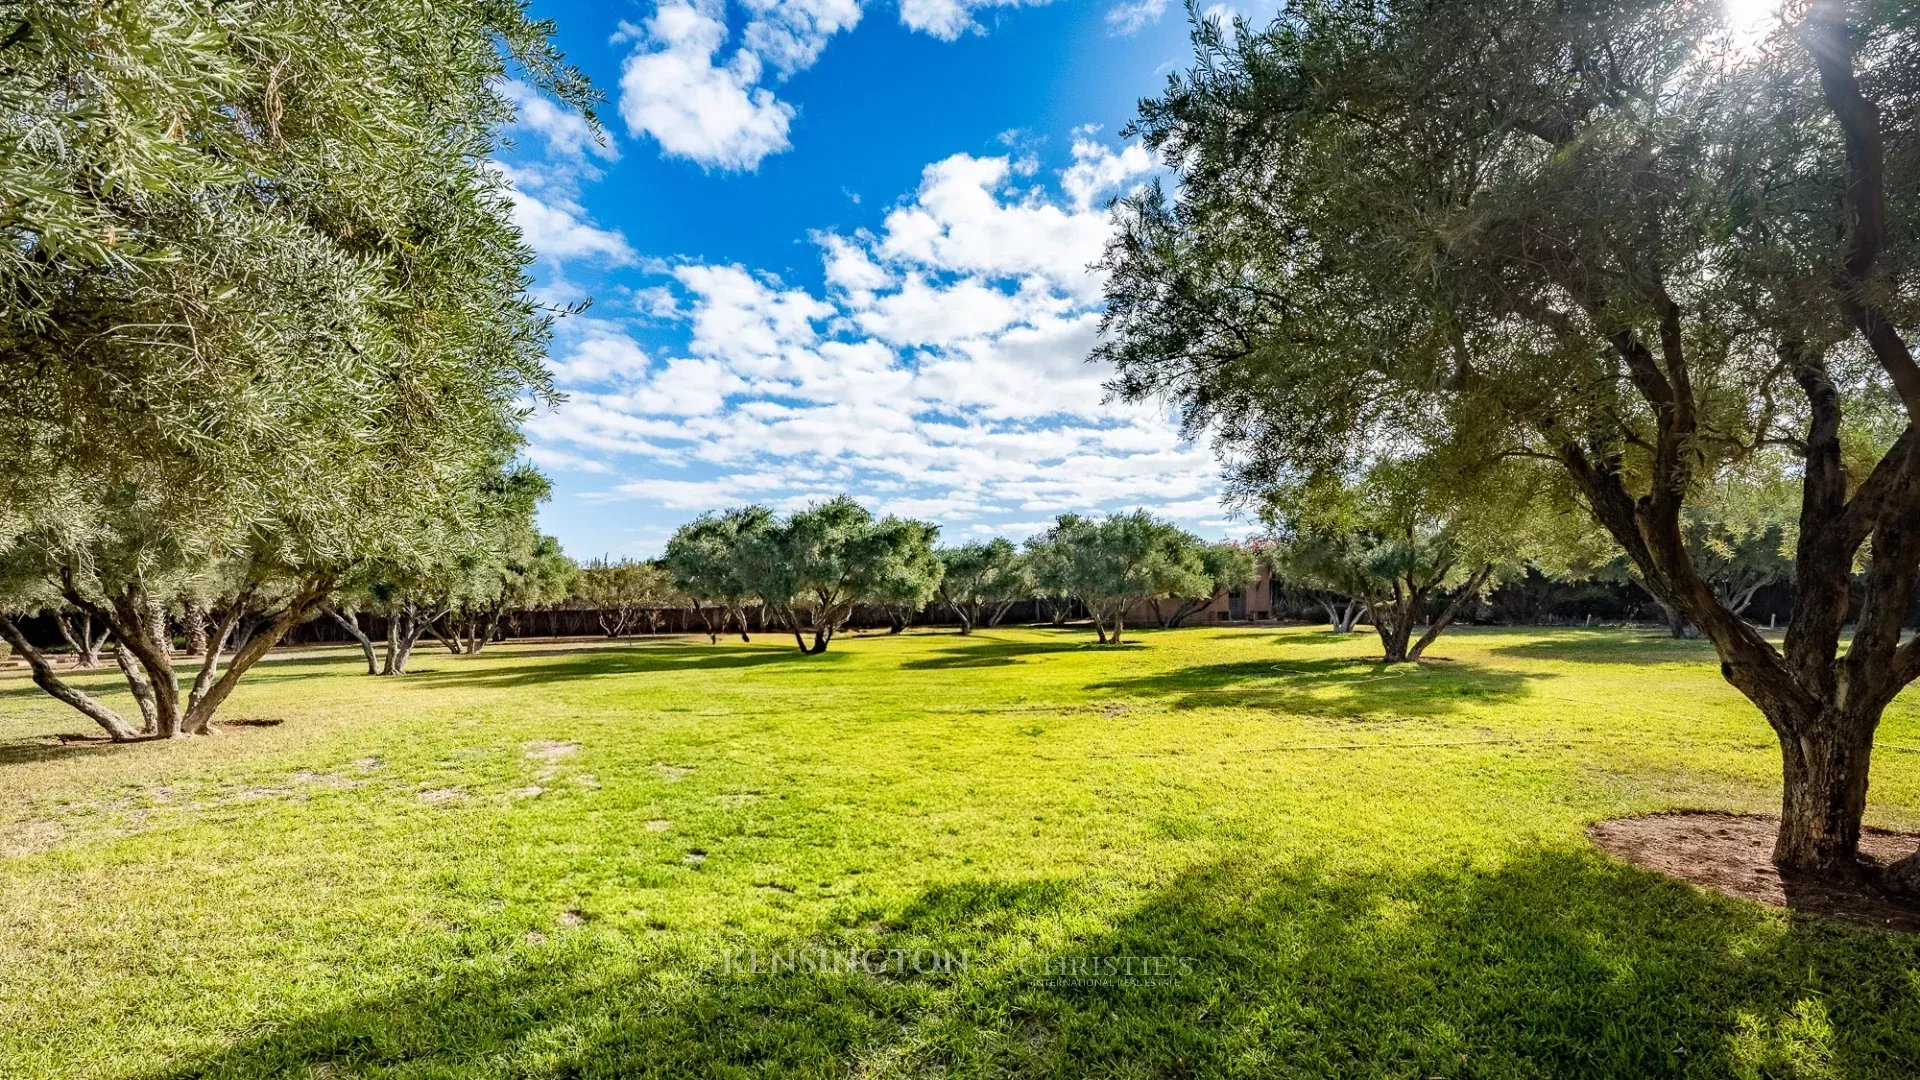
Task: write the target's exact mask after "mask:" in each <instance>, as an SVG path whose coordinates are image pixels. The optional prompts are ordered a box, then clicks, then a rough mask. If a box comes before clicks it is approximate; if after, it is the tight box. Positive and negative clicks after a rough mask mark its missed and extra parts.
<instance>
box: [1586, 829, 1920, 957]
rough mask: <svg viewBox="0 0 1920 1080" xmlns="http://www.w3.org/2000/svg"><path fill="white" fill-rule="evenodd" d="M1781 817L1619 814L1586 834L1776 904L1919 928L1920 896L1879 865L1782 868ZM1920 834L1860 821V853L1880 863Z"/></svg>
mask: <svg viewBox="0 0 1920 1080" xmlns="http://www.w3.org/2000/svg"><path fill="white" fill-rule="evenodd" d="M1779 828H1780V819H1779V818H1776V817H1764V816H1760V815H1755V814H1724V813H1718V812H1715V811H1681V812H1677V813H1671V814H1650V815H1647V816H1645V817H1627V818H1615V819H1613V820H1611V821H1601V822H1596V823H1595V824H1593V825H1591V826H1589V827H1588V828H1587V837H1588V838H1589V839H1591V840H1592V841H1593V842H1594V843H1595V844H1598V845H1599V846H1600V847H1601V848H1603V849H1605V850H1606V851H1608V852H1611V853H1612V854H1614V855H1617V856H1619V857H1620V858H1622V859H1625V860H1626V861H1628V862H1630V863H1632V864H1633V865H1635V866H1638V867H1641V868H1642V869H1646V870H1654V871H1657V872H1659V873H1662V874H1667V875H1670V876H1672V877H1677V878H1679V879H1680V880H1682V881H1685V882H1688V883H1690V884H1693V885H1698V886H1700V887H1701V888H1704V889H1714V890H1717V891H1719V892H1722V893H1725V894H1726V895H1728V896H1736V897H1739V898H1740V899H1742V900H1758V901H1760V902H1761V903H1763V904H1772V905H1773V906H1774V907H1782V908H1788V909H1790V910H1793V911H1810V912H1814V913H1817V914H1820V915H1827V916H1831V917H1833V918H1836V919H1845V920H1847V921H1848V922H1854V923H1860V924H1863V925H1866V926H1874V927H1878V928H1880V929H1882V930H1897V931H1902V932H1905V933H1910V934H1911V933H1920V904H1915V903H1912V902H1909V901H1903V900H1896V899H1893V898H1891V897H1890V896H1888V895H1887V893H1886V892H1885V891H1883V890H1882V889H1881V888H1880V886H1879V883H1878V880H1877V878H1878V875H1877V874H1876V873H1875V872H1874V871H1875V870H1876V869H1877V867H1866V868H1864V872H1863V873H1862V874H1861V875H1860V877H1859V878H1857V879H1852V880H1829V879H1815V878H1809V877H1805V876H1802V875H1799V874H1782V873H1781V871H1780V868H1779V867H1777V866H1775V865H1773V838H1774V834H1775V833H1776V832H1777V831H1778V830H1779ZM1916 845H1920V835H1915V834H1913V833H1897V832H1888V831H1886V830H1884V829H1863V830H1862V831H1861V835H1860V853H1861V854H1862V855H1864V856H1867V857H1868V858H1870V859H1872V860H1873V861H1874V862H1875V863H1877V864H1878V865H1879V866H1886V865H1887V864H1889V863H1891V862H1893V861H1895V860H1896V859H1901V858H1904V857H1906V856H1908V855H1911V854H1913V852H1914V849H1915V847H1916Z"/></svg>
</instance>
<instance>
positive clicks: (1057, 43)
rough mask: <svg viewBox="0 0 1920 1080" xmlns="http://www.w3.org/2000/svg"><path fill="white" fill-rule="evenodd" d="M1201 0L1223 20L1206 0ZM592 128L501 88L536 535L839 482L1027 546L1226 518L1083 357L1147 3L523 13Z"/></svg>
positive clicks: (1198, 453)
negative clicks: (525, 244)
mask: <svg viewBox="0 0 1920 1080" xmlns="http://www.w3.org/2000/svg"><path fill="white" fill-rule="evenodd" d="M1222 10H1225V9H1222ZM534 11H535V13H536V14H537V15H539V16H541V17H544V18H550V19H552V20H553V21H554V22H555V23H556V24H557V26H558V33H559V40H560V43H561V45H562V47H563V48H564V49H565V50H566V52H567V55H568V57H569V59H570V60H572V61H573V62H574V63H576V64H578V65H579V66H581V67H582V68H584V69H585V70H586V71H587V73H588V75H589V76H590V77H591V78H592V79H593V81H594V82H595V84H596V85H597V86H598V87H599V89H600V90H601V92H602V93H604V94H605V96H606V99H607V100H606V103H605V105H604V107H603V108H602V110H601V119H602V121H603V124H604V128H605V131H606V135H607V139H606V141H605V143H604V144H596V143H595V142H593V141H592V140H591V139H590V138H589V137H588V131H587V128H586V125H585V124H584V123H583V122H582V121H581V119H580V118H579V117H578V116H575V115H572V114H569V113H567V112H565V111H563V110H560V109H558V108H556V107H555V106H553V105H552V104H551V103H549V102H547V101H545V100H542V99H540V98H538V97H537V96H536V95H534V94H532V93H531V92H530V91H528V90H527V89H526V88H525V87H524V86H521V85H519V84H513V85H510V86H509V87H508V88H507V89H508V91H509V93H510V94H512V95H513V96H514V97H515V99H516V101H517V102H518V103H519V105H520V120H519V123H518V124H517V125H516V127H515V129H514V130H513V132H512V139H513V145H512V147H511V148H510V149H509V150H507V151H506V152H505V153H503V154H502V155H501V167H502V168H503V169H504V170H505V171H506V173H507V175H508V177H509V179H510V180H511V182H512V183H513V185H514V188H515V193H516V194H515V199H516V216H517V218H518V220H519V222H520V225H521V227H522V229H523V230H524V231H525V232H526V234H527V237H528V240H529V241H530V242H531V244H532V245H533V247H534V249H535V250H536V251H537V252H538V253H539V256H540V258H539V262H538V264H537V268H536V275H537V278H538V282H539V288H540V290H541V292H542V294H543V295H544V296H545V297H547V298H548V299H550V300H552V301H554V302H557V303H567V302H577V301H579V300H583V299H586V298H588V297H591V298H592V301H593V303H592V305H591V307H590V308H589V309H588V311H587V312H586V313H585V314H582V315H578V316H573V317H569V318H566V319H563V320H562V321H561V323H560V325H559V328H558V333H557V335H556V339H555V342H554V348H553V367H554V369H555V371H556V373H557V375H558V377H559V381H560V383H561V386H562V388H563V389H564V390H565V391H566V393H567V400H566V402H565V403H564V404H563V405H561V406H559V407H558V408H557V409H553V410H549V411H543V412H542V413H540V414H538V415H536V416H534V417H533V418H532V419H531V420H530V421H529V423H528V436H529V439H530V442H531V447H530V451H529V453H530V455H531V456H532V457H533V459H534V460H535V461H536V462H537V463H538V464H539V465H540V466H541V467H542V468H543V469H545V470H546V472H547V473H548V474H549V475H550V476H551V477H553V480H554V498H553V501H552V502H551V503H550V504H549V505H548V506H547V507H546V508H545V509H544V510H543V512H542V523H543V525H544V527H545V528H546V529H547V530H548V531H550V532H553V533H555V534H556V535H558V536H559V537H560V539H561V540H562V541H563V542H564V543H565V545H566V547H567V549H568V550H569V551H570V552H572V553H573V554H574V555H575V556H577V557H582V558H584V557H589V556H593V555H600V554H612V555H615V556H620V555H632V556H648V555H652V554H656V553H657V552H658V551H659V549H660V547H661V545H662V544H663V543H664V541H665V539H666V537H667V536H668V535H670V534H671V533H672V531H673V529H674V528H676V527H677V526H679V525H680V524H681V523H683V522H685V521H687V520H688V519H690V518H692V517H693V516H695V515H697V514H698V513H700V512H701V511H702V510H706V509H711V508H717V507H722V506H729V505H736V504H739V503H742V502H762V503H766V504H769V505H771V506H774V507H776V508H779V509H783V510H786V509H792V508H796V507H798V506H802V505H805V504H806V503H808V502H811V501H814V500H817V499H821V498H826V497H830V496H832V495H835V494H840V493H843V492H844V493H849V494H852V495H854V496H855V497H857V498H859V499H861V500H862V501H863V502H865V503H866V504H867V505H868V506H870V507H872V508H874V509H875V510H877V511H880V512H886V513H901V514H909V515H912V516H916V517H923V518H927V519H930V520H932V521H935V522H937V523H939V524H940V525H941V526H942V530H943V539H944V540H946V541H948V542H959V541H964V540H967V539H972V538H976V537H981V536H989V535H995V534H1003V535H1009V536H1013V537H1016V538H1018V537H1021V536H1024V535H1026V534H1028V533H1030V532H1032V531H1034V530H1036V529H1038V528H1040V527H1041V526H1043V525H1044V524H1045V523H1046V522H1047V521H1048V520H1050V519H1051V518H1052V517H1053V515H1055V514H1057V513H1060V512H1063V511H1068V510H1073V511H1081V512H1099V511H1109V510H1117V509H1128V508H1132V507H1135V506H1145V507H1148V508H1150V509H1154V510H1156V511H1158V512H1160V513H1163V514H1165V515H1167V516H1169V517H1172V518H1174V519H1175V520H1178V521H1180V522H1181V523H1182V524H1184V525H1186V526H1188V527H1190V528H1193V529H1195V530H1196V531H1198V532H1200V533H1202V534H1203V535H1208V536H1216V535H1225V534H1228V533H1232V532H1239V531H1244V528H1243V527H1242V526H1240V525H1238V524H1237V523H1234V522H1231V521H1230V520H1228V518H1227V516H1226V515H1225V514H1224V513H1223V511H1222V510H1221V507H1220V504H1219V502H1218V498H1217V496H1218V492H1219V483H1218V480H1217V473H1218V470H1217V467H1216V465H1215V463H1214V461H1213V459H1212V457H1211V454H1210V453H1209V451H1208V450H1207V448H1206V447H1205V446H1194V445H1190V444H1185V443H1183V442H1182V441H1181V440H1180V439H1179V438H1178V433H1177V431H1176V429H1175V427H1174V425H1173V424H1172V423H1171V422H1170V421H1169V419H1168V417H1167V416H1166V415H1165V414H1164V412H1163V410H1161V409H1159V408H1149V407H1140V406H1123V405H1113V404H1107V403H1105V402H1104V401H1103V394H1102V392H1101V389H1100V382H1101V380H1102V379H1103V378H1104V373H1103V372H1102V371H1100V370H1099V369H1097V368H1095V367H1093V366H1091V365H1089V364H1087V363H1086V362H1085V357H1086V354H1087V351H1088V349H1089V348H1090V347H1091V346H1092V344H1093V342H1094V340H1095V337H1094V324H1095V323H1096V322H1097V319H1098V313H1099V295H1100V281H1099V279H1098V277H1097V276H1096V275H1095V274H1093V273H1092V272H1090V271H1089V270H1088V268H1087V264H1088V263H1089V262H1090V261H1091V260H1092V259H1094V258H1095V257H1097V256H1098V254H1099V250H1100V245H1101V242H1102V241H1103V239H1104V237H1105V235H1106V231H1107V221H1106V211H1105V205H1106V203H1107V201H1108V200H1109V199H1111V198H1112V197H1113V196H1115V195H1117V194H1121V193H1124V192H1125V191H1127V190H1130V189H1131V188H1133V187H1134V186H1137V185H1138V184H1140V183H1142V182H1144V181H1145V180H1146V179H1148V178H1149V177H1150V176H1151V174H1152V170H1153V163H1152V161H1151V160H1150V158H1149V156H1148V155H1147V154H1146V153H1145V151H1144V150H1143V149H1142V148H1140V147H1138V146H1134V145H1129V144H1128V143H1127V142H1126V141H1124V140H1122V139H1121V138H1120V136H1119V131H1120V128H1121V127H1122V126H1124V124H1125V123H1126V121H1127V120H1128V118H1129V117H1130V116H1131V115H1132V113H1133V109H1134V104H1135V102H1136V100H1137V99H1138V98H1139V97H1141V96H1142V95H1145V94H1151V93H1153V92H1154V91H1156V90H1157V89H1158V88H1159V87H1160V86H1161V85H1162V84H1163V82H1164V80H1165V77H1166V73H1167V72H1168V71H1169V70H1170V69H1171V68H1172V67H1174V66H1175V65H1177V64H1182V63H1184V61H1185V58H1186V57H1187V55H1188V46H1187V42H1186V32H1187V31H1186V20H1185V17H1184V13H1183V12H1182V11H1181V10H1180V8H1179V7H1178V6H1177V5H1176V4H1170V3H1164V2H1156V0H1108V2H1087V0H1055V2H1053V3H1045V2H1044V0H1043V2H1040V3H1033V2H1029V3H1024V4H1022V3H983V2H981V0H898V2H889V3H875V4H863V3H861V2H859V0H745V2H738V0H736V2H726V0H695V2H686V0H676V2H668V3H654V2H651V0H647V2H635V3H616V4H591V3H576V2H571V0H567V2H560V0H555V2H540V0H536V3H535V5H534Z"/></svg>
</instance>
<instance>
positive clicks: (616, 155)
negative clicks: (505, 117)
mask: <svg viewBox="0 0 1920 1080" xmlns="http://www.w3.org/2000/svg"><path fill="white" fill-rule="evenodd" d="M498 85H499V88H500V92H501V94H503V95H504V96H505V97H506V99H507V100H508V101H510V102H512V103H513V110H514V117H515V119H514V123H515V125H516V126H517V127H521V128H524V129H526V130H528V131H531V132H533V133H534V134H536V135H538V136H539V137H540V139H541V141H543V142H544V143H545V144H546V147H547V152H548V153H550V154H553V155H556V156H558V157H560V158H563V159H570V160H573V161H584V160H585V159H586V158H587V157H588V156H589V155H591V156H593V157H597V158H600V159H602V160H605V161H618V160H620V150H619V148H618V147H616V146H614V144H613V141H612V140H611V139H608V138H606V137H604V136H599V135H596V134H595V132H594V130H593V128H592V127H590V126H589V125H588V124H587V121H586V118H585V117H583V116H581V115H580V114H579V113H577V112H573V111H572V110H570V109H564V108H561V107H560V106H559V105H556V104H554V103H553V102H552V101H551V100H549V99H548V98H547V97H545V96H544V95H542V94H541V93H540V92H539V91H537V90H535V89H534V88H533V87H531V86H528V85H527V84H526V83H523V82H521V81H520V80H518V79H502V80H500V82H499V84H498Z"/></svg>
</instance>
